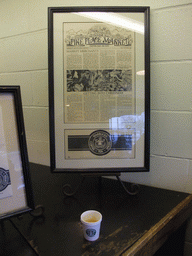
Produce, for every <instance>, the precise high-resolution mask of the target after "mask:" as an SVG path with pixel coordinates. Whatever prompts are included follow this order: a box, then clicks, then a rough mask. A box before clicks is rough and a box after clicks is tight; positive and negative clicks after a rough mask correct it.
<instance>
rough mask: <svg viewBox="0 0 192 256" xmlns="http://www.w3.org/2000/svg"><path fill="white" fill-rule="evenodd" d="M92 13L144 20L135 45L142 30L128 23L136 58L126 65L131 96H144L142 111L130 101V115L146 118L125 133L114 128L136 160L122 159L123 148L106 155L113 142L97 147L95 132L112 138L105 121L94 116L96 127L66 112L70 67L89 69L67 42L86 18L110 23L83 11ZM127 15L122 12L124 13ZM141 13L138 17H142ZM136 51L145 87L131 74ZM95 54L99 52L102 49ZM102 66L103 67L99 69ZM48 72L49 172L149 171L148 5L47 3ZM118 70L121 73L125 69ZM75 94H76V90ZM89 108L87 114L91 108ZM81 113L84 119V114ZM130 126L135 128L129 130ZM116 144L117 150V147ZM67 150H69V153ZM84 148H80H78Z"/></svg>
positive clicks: (72, 68) (87, 21)
mask: <svg viewBox="0 0 192 256" xmlns="http://www.w3.org/2000/svg"><path fill="white" fill-rule="evenodd" d="M90 13H91V14H99V13H101V14H115V15H117V16H118V17H120V16H122V17H123V18H124V17H125V16H127V17H128V19H129V17H130V20H131V19H132V20H134V17H136V19H138V21H139V22H138V23H142V24H143V25H142V26H143V35H142V39H141V45H139V43H138V42H139V40H140V39H138V38H140V37H141V36H140V37H139V36H138V34H139V33H140V32H138V31H136V30H135V28H134V29H133V30H132V29H129V31H131V32H130V35H132V34H134V39H133V40H134V43H133V44H132V45H134V47H133V48H134V49H133V50H132V52H131V53H130V55H131V57H130V58H132V59H134V60H133V63H132V62H131V64H130V65H131V69H132V70H133V71H132V76H134V79H135V80H134V79H132V81H133V80H134V82H132V86H133V87H135V89H134V93H133V94H132V96H131V97H132V98H134V97H135V102H137V103H138V102H139V100H140V97H142V96H143V99H142V104H141V105H142V107H141V108H142V110H141V111H140V112H139V111H138V109H139V108H140V105H139V104H140V103H138V105H137V103H134V104H135V109H134V115H132V117H133V116H134V117H133V118H134V120H136V119H137V120H138V123H137V121H135V123H137V124H136V125H135V126H139V122H140V120H144V121H142V122H143V123H142V128H141V130H142V131H141V130H140V131H137V128H133V129H132V128H130V131H129V134H127V135H122V134H121V132H120V133H118V140H119V137H121V138H122V137H124V138H125V140H129V139H130V138H131V141H132V142H131V143H132V146H130V148H131V150H132V152H131V154H132V153H133V154H132V155H134V156H133V157H132V155H131V157H132V158H134V159H136V160H135V162H134V160H132V159H131V160H130V161H129V159H127V161H126V160H125V159H124V158H126V152H125V157H124V158H123V157H122V158H121V156H120V153H119V154H117V157H116V156H115V158H116V159H115V158H113V157H111V156H110V157H108V156H109V153H108V152H110V154H111V152H112V150H111V148H113V143H112V146H109V145H108V146H106V147H105V148H104V147H103V148H102V149H101V150H100V148H99V149H98V148H96V146H95V144H96V142H95V141H96V139H98V138H99V139H103V141H104V140H105V143H106V144H109V141H110V140H111V138H112V139H113V140H114V138H115V135H114V134H111V131H112V129H108V128H109V127H107V128H106V127H105V128H103V127H104V126H103V125H102V124H101V125H99V124H98V123H97V122H95V127H94V125H93V123H92V122H91V121H90V120H91V119H90V120H89V121H90V122H87V123H85V125H84V120H83V121H79V120H78V117H77V119H75V117H74V116H72V117H71V116H70V115H71V113H72V112H71V113H69V111H68V110H67V107H66V106H67V105H68V106H69V104H68V100H69V98H70V96H69V97H68V96H66V95H68V94H70V92H72V91H70V89H69V86H68V76H71V73H72V72H73V73H75V72H76V77H80V76H82V73H83V72H84V71H85V70H88V71H90V70H91V68H89V66H88V68H87V66H86V65H85V66H86V67H85V66H83V68H82V67H81V68H79V65H78V61H81V60H78V57H79V55H76V54H75V51H74V52H73V53H72V54H73V55H72V54H71V55H70V50H71V49H72V47H71V48H70V50H68V48H67V47H70V46H74V45H75V39H74V37H75V36H74V35H77V34H78V33H80V32H79V31H81V33H84V32H82V31H83V29H85V30H86V26H87V31H88V28H89V26H90V24H89V23H99V24H105V25H106V24H107V25H108V26H110V25H111V24H109V22H108V21H102V20H99V21H98V19H97V18H92V17H91V18H90V16H89V17H87V16H86V15H87V14H90ZM78 15H79V16H78ZM77 16H78V17H77ZM127 17H125V18H126V19H127ZM140 18H141V20H142V22H140ZM99 19H100V18H99ZM110 22H111V21H110ZM91 25H92V24H91ZM111 26H114V28H115V27H116V26H119V27H120V26H121V25H116V24H115V25H114V24H112V25H111ZM74 31H75V32H74ZM93 31H94V28H93V27H92V32H93ZM132 32H133V33H132ZM71 33H73V35H72V36H73V39H74V40H73V41H72V40H71V42H70V43H69V37H70V36H71ZM87 33H88V32H87ZM95 33H96V32H95ZM141 33H142V32H141ZM81 36H82V34H81ZM71 38H72V37H71ZM79 38H80V37H78V40H79ZM67 40H68V41H67ZM83 40H84V39H83ZM66 41H67V43H66ZM84 41H85V40H84ZM81 42H82V41H81ZM100 42H101V41H100ZM78 43H79V41H78ZM70 44H71V45H70ZM80 44H81V43H80ZM83 44H86V43H83ZM114 44H115V43H114ZM122 44H123V43H122ZM137 44H138V45H137ZM66 45H67V46H66ZM84 46H85V45H83V46H82V48H81V45H80V47H79V46H78V50H79V49H80V50H81V49H83V47H84ZM89 46H90V45H89ZM91 46H93V45H91ZM91 46H90V48H87V52H90V49H93V48H91ZM84 48H85V47H84ZM130 48H131V47H130ZM74 49H75V48H74ZM100 49H101V48H100ZM103 49H104V48H103ZM105 49H106V48H105ZM108 49H111V50H112V51H115V50H113V48H112V46H111V48H110V47H109V48H108ZM95 50H98V49H96V48H95ZM125 53H126V51H125ZM140 53H141V58H142V65H143V70H141V71H138V72H137V75H144V76H143V78H142V79H143V80H142V81H143V83H144V84H143V89H139V88H140V87H139V85H137V82H136V78H135V77H136V71H137V68H139V67H136V62H137V61H136V60H138V59H139V57H140V56H139V54H140ZM99 54H100V56H101V53H99ZM126 54H127V56H128V55H129V52H127V53H126ZM66 56H67V57H66ZM92 56H93V55H92ZM122 57H123V55H122ZM73 58H74V59H73ZM103 62H104V61H103ZM125 62H126V60H125ZM83 65H84V63H83ZM90 66H93V65H92V64H90ZM100 69H102V68H100ZM109 69H110V68H106V70H108V71H107V72H106V73H107V75H109V73H110V72H111V70H110V71H109ZM106 70H104V69H102V71H103V72H104V71H106ZM114 70H115V71H119V69H118V68H117V69H116V68H114ZM97 71H98V70H97ZM143 71H144V72H143ZM48 72H49V122H50V165H51V171H52V172H74V173H95V172H96V173H113V172H115V173H118V172H148V171H149V164H150V160H149V159H150V7H127V6H122V7H49V8H48ZM91 72H92V75H94V76H95V74H96V71H91ZM91 72H90V73H91ZM139 72H140V73H139ZM142 72H143V73H142ZM122 73H123V71H122ZM122 73H121V75H123V74H122ZM97 74H98V73H97ZM110 74H111V73H110ZM83 75H84V74H83ZM138 80H139V79H138ZM76 81H77V82H79V81H80V79H79V80H78V79H76ZM79 84H80V82H79ZM84 87H85V86H84ZM92 90H93V87H92ZM73 95H75V93H74V94H73ZM76 95H80V94H77V93H76ZM133 95H134V96H133ZM135 95H136V96H135ZM141 95H142V96H141ZM89 100H90V99H89ZM61 101H63V103H61ZM64 102H65V103H64ZM62 104H63V105H62ZM134 104H133V105H134ZM80 105H81V104H80ZM70 107H71V106H70ZM73 107H74V106H73ZM84 109H85V107H84ZM104 110H105V108H104ZM104 110H103V112H104ZM67 111H68V112H67ZM75 111H77V112H78V107H77V105H76V107H75ZM66 112H67V114H66ZM86 114H87V111H86ZM88 114H89V115H90V113H88ZM130 116H131V115H129V118H130ZM132 117H131V118H130V120H132ZM70 118H71V119H70ZM72 119H73V120H72ZM80 119H82V117H81V118H80ZM59 120H62V121H59ZM66 120H67V122H66ZM71 120H72V121H71ZM112 121H113V120H112ZM70 122H71V123H70ZM118 122H119V121H118ZM131 122H132V121H131ZM67 123H68V124H67ZM89 123H91V124H90V126H89ZM126 125H127V127H128V126H129V124H128V123H127V124H126ZM130 127H134V125H132V124H130ZM126 129H127V128H126ZM131 129H132V130H133V134H132V131H131ZM139 129H140V128H139ZM78 132H79V133H78ZM139 133H140V135H139ZM119 134H120V135H119ZM91 136H92V137H91ZM137 136H140V137H142V142H141V143H140V142H137ZM90 137H91V139H90ZM109 137H110V139H109ZM78 140H79V141H78ZM91 140H92V141H91ZM93 140H94V142H93ZM122 140H123V139H122ZM87 141H88V142H87ZM90 141H91V142H90ZM120 141H121V140H120ZM133 141H134V142H133ZM138 141H139V140H138ZM91 143H92V149H91V146H90V145H91ZM121 143H124V142H120V145H122V144H121ZM85 144H86V145H85ZM140 144H141V146H140ZM108 147H109V148H110V149H109V150H108ZM120 147H121V146H119V148H120ZM122 147H123V146H122ZM126 147H127V148H126V150H125V151H127V152H128V150H129V154H130V151H131V150H130V149H128V147H129V146H127V144H126ZM95 148H96V149H95ZM119 148H118V150H119ZM118 150H116V152H117V151H118ZM121 150H122V149H121ZM71 151H73V152H72V153H71ZM77 151H78V153H77ZM80 151H81V152H80ZM82 151H84V152H83V153H82ZM85 151H86V152H85ZM87 151H89V153H90V152H91V153H92V155H93V159H91V158H92V156H91V157H90V154H89V153H87ZM114 151H115V150H114ZM79 152H80V153H79ZM98 152H99V154H98ZM122 152H124V151H123V150H122V151H121V153H122ZM127 155H128V154H127ZM87 156H88V157H87ZM131 157H130V158H131ZM105 160H106V161H105ZM116 160H117V161H116ZM99 162H102V164H99ZM105 162H106V163H105ZM129 162H130V164H129ZM121 163H122V164H121Z"/></svg>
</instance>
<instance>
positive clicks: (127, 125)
mask: <svg viewBox="0 0 192 256" xmlns="http://www.w3.org/2000/svg"><path fill="white" fill-rule="evenodd" d="M65 16H66V18H65V20H64V21H63V22H62V34H63V37H62V38H63V43H62V48H63V51H62V52H63V80H62V83H63V90H62V95H63V116H62V117H61V116H60V115H59V116H58V118H56V127H58V128H56V129H59V130H60V128H62V130H63V135H62V136H63V143H64V152H60V149H61V148H62V146H61V147H60V146H59V145H60V144H61V143H62V140H61V141H60V139H61V137H62V136H57V131H56V145H58V147H57V148H56V152H57V154H56V161H57V167H59V165H60V167H63V161H64V162H65V166H68V167H71V163H70V162H72V166H73V167H74V168H79V166H81V167H87V166H88V165H89V164H88V163H84V162H85V161H83V159H87V160H90V161H91V160H92V159H93V160H94V165H95V167H98V168H101V167H103V166H105V167H112V166H117V167H122V166H125V167H126V166H127V161H129V164H128V165H129V166H130V167H131V166H134V167H135V166H137V165H138V166H143V165H144V155H143V152H144V127H145V109H144V105H145V104H144V102H145V99H144V97H145V95H144V92H145V90H144V88H145V86H144V83H145V78H144V77H145V70H144V66H145V65H144V62H145V60H144V14H143V13H112V12H101V13H100V12H93V13H91V12H82V13H81V12H79V13H70V14H65ZM55 39H56V38H55ZM56 81H57V80H56ZM58 93H59V92H58ZM55 104H56V109H57V108H58V106H57V102H56V103H55ZM57 112H58V111H57ZM61 120H62V123H61ZM141 152H142V154H141ZM70 160H73V161H70Z"/></svg>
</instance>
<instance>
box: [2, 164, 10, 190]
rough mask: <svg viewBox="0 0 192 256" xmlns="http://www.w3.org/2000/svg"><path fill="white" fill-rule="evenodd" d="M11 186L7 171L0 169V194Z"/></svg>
mask: <svg viewBox="0 0 192 256" xmlns="http://www.w3.org/2000/svg"><path fill="white" fill-rule="evenodd" d="M10 184H11V179H10V174H9V170H5V169H3V168H1V167H0V192H2V191H3V190H5V189H6V188H7V186H8V185H10Z"/></svg>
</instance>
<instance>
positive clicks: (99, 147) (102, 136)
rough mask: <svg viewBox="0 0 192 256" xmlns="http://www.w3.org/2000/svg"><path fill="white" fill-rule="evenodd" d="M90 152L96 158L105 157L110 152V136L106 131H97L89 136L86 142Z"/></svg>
mask: <svg viewBox="0 0 192 256" xmlns="http://www.w3.org/2000/svg"><path fill="white" fill-rule="evenodd" d="M88 146H89V149H90V151H91V152H92V153H93V154H95V155H98V156H102V155H106V154H107V153H109V152H110V151H111V147H112V140H111V135H110V133H108V132H107V131H104V130H97V131H94V132H92V133H91V134H90V136H89V140H88Z"/></svg>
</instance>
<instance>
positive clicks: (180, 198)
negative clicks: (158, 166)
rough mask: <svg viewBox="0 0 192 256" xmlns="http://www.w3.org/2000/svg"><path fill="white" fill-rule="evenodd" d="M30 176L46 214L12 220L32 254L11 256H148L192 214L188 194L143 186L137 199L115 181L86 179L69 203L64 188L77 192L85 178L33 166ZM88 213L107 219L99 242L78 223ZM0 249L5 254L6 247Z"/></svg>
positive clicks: (36, 203)
mask: <svg viewBox="0 0 192 256" xmlns="http://www.w3.org/2000/svg"><path fill="white" fill-rule="evenodd" d="M30 173H31V179H32V188H33V191H34V200H35V205H36V206H39V205H41V206H43V208H44V213H43V215H41V216H32V215H31V214H30V213H27V214H24V215H22V216H21V217H20V218H18V217H12V218H11V220H10V221H11V223H12V226H13V228H14V229H15V230H16V229H17V230H18V232H19V233H20V234H21V236H22V239H24V240H25V241H22V242H23V243H26V242H27V243H28V245H30V246H29V247H31V248H32V249H33V250H32V251H30V250H31V249H29V252H28V253H29V254H25V253H26V251H25V249H23V250H24V251H25V252H23V254H22V253H21V252H18V253H14V254H9V256H11V255H14V256H18V255H25V256H26V255H33V253H36V254H37V255H40V256H49V255H50V256H51V255H53V256H73V255H74V256H87V255H89V256H92V255H102V256H109V255H110V256H116V255H123V256H126V255H147V256H150V255H153V254H154V253H155V252H156V251H157V250H158V249H159V248H160V247H161V246H162V245H163V243H164V242H165V241H166V240H167V239H168V238H169V237H170V236H171V235H172V234H173V233H174V232H176V231H177V230H178V229H179V228H180V227H181V226H182V225H183V224H184V223H185V222H186V220H187V219H188V218H189V217H190V216H191V214H192V196H191V195H189V194H187V193H182V192H177V191H171V190H166V189H160V188H155V187H150V186H143V185H141V186H140V191H139V193H138V194H137V195H135V196H130V195H128V194H127V193H126V192H125V191H124V190H123V188H122V186H121V185H120V183H119V182H118V181H117V180H115V179H109V178H100V177H86V178H85V179H84V181H83V183H82V184H81V186H80V187H79V189H78V190H77V192H76V194H75V195H74V196H70V197H68V196H66V195H64V194H63V185H65V184H71V186H72V188H73V189H76V188H77V187H78V185H79V183H80V181H81V180H82V177H81V175H79V174H63V173H56V174H55V173H51V172H50V169H49V167H47V166H43V165H38V164H30ZM90 209H93V210H97V211H99V212H101V214H102V216H103V220H102V223H101V232H100V237H99V239H98V240H97V241H95V242H88V241H86V240H85V239H84V237H83V232H82V226H81V223H80V215H81V213H82V212H84V211H86V210H90ZM6 222H7V220H6ZM2 236H3V234H2ZM20 242H21V241H20ZM0 245H1V247H2V246H4V248H6V244H5V243H4V242H3V241H1V242H0ZM10 246H11V245H10ZM12 246H13V248H14V245H12ZM15 248H16V245H15ZM0 250H1V248H0ZM0 252H1V251H0ZM30 253H31V254H30ZM0 255H1V254H0Z"/></svg>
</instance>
